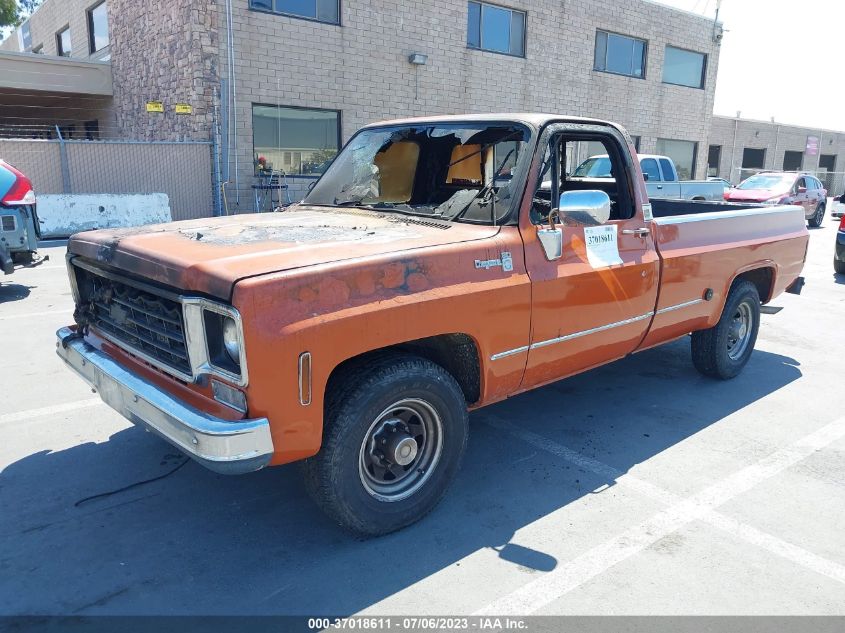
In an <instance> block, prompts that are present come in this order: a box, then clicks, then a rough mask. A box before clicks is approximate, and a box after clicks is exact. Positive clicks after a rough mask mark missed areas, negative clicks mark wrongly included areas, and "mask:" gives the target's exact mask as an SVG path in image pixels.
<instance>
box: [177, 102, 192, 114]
mask: <svg viewBox="0 0 845 633" xmlns="http://www.w3.org/2000/svg"><path fill="white" fill-rule="evenodd" d="M193 113H194V109H193V108H192V107H191V104H190V103H177V104H176V114H193Z"/></svg>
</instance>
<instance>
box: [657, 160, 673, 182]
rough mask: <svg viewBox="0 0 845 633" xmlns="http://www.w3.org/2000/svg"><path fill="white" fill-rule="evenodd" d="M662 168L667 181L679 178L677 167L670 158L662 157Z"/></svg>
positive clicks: (664, 178)
mask: <svg viewBox="0 0 845 633" xmlns="http://www.w3.org/2000/svg"><path fill="white" fill-rule="evenodd" d="M660 169H661V170H662V171H663V180H665V181H666V182H675V181H676V180H677V178H676V177H675V167H674V166H673V165H672V163H671V162H670V161H669V159H668V158H661V159H660Z"/></svg>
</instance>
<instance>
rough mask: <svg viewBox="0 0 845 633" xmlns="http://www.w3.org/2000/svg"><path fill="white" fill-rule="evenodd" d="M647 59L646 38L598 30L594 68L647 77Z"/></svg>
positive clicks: (617, 73) (640, 77)
mask: <svg viewBox="0 0 845 633" xmlns="http://www.w3.org/2000/svg"><path fill="white" fill-rule="evenodd" d="M645 59H646V43H645V40H638V39H636V38H634V37H627V36H625V35H617V34H616V33H608V32H606V31H596V54H595V60H594V63H593V69H594V70H599V71H601V72H603V73H614V74H616V75H626V76H628V77H637V78H638V79H642V78H643V77H645Z"/></svg>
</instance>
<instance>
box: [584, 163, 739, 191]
mask: <svg viewBox="0 0 845 633" xmlns="http://www.w3.org/2000/svg"><path fill="white" fill-rule="evenodd" d="M638 157H639V159H640V169H642V172H643V178H645V186H646V190H647V191H648V197H649V198H650V199H655V198H668V199H672V200H722V199H723V195H724V187H723V186H722V183H720V182H714V181H710V180H679V179H678V170H677V169H675V163H674V162H672V159H671V158H669V157H668V156H659V155H656V154H638ZM572 176H573V177H575V178H611V174H610V159H609V158H608V156H607V154H600V155H598V156H590V157H589V158H588V159H587V160H585V161H584V162H583V163H581V164H580V165H578V167H577V168H576V169H575V171H574V172H572Z"/></svg>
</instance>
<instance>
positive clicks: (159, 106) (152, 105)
mask: <svg viewBox="0 0 845 633" xmlns="http://www.w3.org/2000/svg"><path fill="white" fill-rule="evenodd" d="M147 112H164V104H163V103H162V102H161V101H147Z"/></svg>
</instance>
